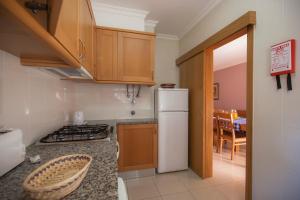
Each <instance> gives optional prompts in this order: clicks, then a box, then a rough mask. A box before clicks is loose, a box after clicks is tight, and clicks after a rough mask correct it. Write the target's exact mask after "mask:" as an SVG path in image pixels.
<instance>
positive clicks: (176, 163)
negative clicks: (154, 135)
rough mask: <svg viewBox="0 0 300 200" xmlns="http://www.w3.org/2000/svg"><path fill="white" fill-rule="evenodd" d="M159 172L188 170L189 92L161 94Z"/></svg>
mask: <svg viewBox="0 0 300 200" xmlns="http://www.w3.org/2000/svg"><path fill="white" fill-rule="evenodd" d="M156 106H157V117H158V169H157V171H158V173H164V172H172V171H179V170H185V169H187V168H188V89H162V88H159V89H158V91H157V102H156Z"/></svg>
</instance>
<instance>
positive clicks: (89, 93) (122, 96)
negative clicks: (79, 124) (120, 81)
mask: <svg viewBox="0 0 300 200" xmlns="http://www.w3.org/2000/svg"><path fill="white" fill-rule="evenodd" d="M129 89H130V90H129V91H130V92H132V88H131V86H130V87H129ZM135 91H136V92H137V87H136V88H135ZM153 93H154V89H153V88H151V87H147V86H142V87H141V90H140V97H139V98H136V103H135V104H132V103H131V99H130V98H127V96H126V86H125V85H102V84H101V85H100V84H90V83H75V84H74V93H73V94H74V99H75V100H74V101H75V104H74V108H75V110H76V111H83V112H84V116H85V119H86V120H102V119H129V118H151V117H153V115H154V113H153V112H154V96H153ZM132 110H134V111H135V112H136V114H135V115H133V116H132V115H131V114H130V112H131V111H132Z"/></svg>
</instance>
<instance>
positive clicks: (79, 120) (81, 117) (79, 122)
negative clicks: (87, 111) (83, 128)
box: [73, 111, 84, 125]
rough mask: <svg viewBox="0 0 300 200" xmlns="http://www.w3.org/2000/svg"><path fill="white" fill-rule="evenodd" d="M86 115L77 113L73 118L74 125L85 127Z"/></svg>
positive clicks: (80, 112)
mask: <svg viewBox="0 0 300 200" xmlns="http://www.w3.org/2000/svg"><path fill="white" fill-rule="evenodd" d="M83 124H84V115H83V112H82V111H76V112H75V113H74V116H73V125H83Z"/></svg>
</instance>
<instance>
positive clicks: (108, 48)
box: [95, 29, 118, 81]
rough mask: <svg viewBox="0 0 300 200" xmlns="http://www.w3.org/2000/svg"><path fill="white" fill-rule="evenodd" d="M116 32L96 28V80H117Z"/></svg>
mask: <svg viewBox="0 0 300 200" xmlns="http://www.w3.org/2000/svg"><path fill="white" fill-rule="evenodd" d="M117 40H118V32H117V31H113V30H103V29H97V47H96V51H97V52H96V69H95V70H96V80H98V81H114V80H117V54H118V43H117Z"/></svg>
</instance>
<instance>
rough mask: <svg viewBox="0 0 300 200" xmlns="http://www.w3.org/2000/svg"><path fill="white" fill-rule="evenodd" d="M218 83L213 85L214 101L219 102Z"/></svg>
mask: <svg viewBox="0 0 300 200" xmlns="http://www.w3.org/2000/svg"><path fill="white" fill-rule="evenodd" d="M219 88H220V87H219V83H214V90H213V92H214V100H219Z"/></svg>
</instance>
